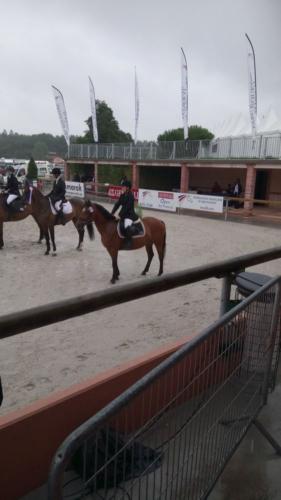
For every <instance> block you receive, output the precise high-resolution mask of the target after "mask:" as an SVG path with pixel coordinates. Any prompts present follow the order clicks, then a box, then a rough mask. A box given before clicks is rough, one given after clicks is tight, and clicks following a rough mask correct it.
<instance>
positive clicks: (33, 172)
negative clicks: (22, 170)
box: [26, 157, 38, 179]
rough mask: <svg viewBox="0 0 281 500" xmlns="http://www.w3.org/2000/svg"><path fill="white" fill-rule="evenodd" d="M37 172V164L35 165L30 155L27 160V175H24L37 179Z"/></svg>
mask: <svg viewBox="0 0 281 500" xmlns="http://www.w3.org/2000/svg"><path fill="white" fill-rule="evenodd" d="M37 174H38V170H37V165H36V163H35V161H34V159H33V158H32V157H31V158H30V160H29V162H28V166H27V176H26V177H27V178H28V179H37Z"/></svg>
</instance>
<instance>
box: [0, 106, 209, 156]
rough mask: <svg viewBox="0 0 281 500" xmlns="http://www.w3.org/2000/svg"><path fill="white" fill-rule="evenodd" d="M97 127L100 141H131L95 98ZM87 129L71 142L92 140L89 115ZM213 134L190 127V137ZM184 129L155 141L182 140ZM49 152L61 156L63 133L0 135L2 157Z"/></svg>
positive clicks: (63, 147) (207, 137) (3, 133)
mask: <svg viewBox="0 0 281 500" xmlns="http://www.w3.org/2000/svg"><path fill="white" fill-rule="evenodd" d="M96 112H97V127H98V132H99V142H100V143H110V142H133V138H132V136H131V134H129V133H127V132H123V130H121V129H120V128H119V124H118V121H117V120H116V119H115V118H114V114H113V111H112V109H111V108H110V107H109V106H108V105H107V104H106V102H105V101H98V100H97V101H96ZM85 123H86V124H87V130H86V131H85V132H84V135H82V136H72V137H71V142H74V143H77V144H81V143H91V142H93V126H92V118H91V117H90V118H88V119H87V120H86V122H85ZM212 137H213V134H212V133H211V132H210V131H209V130H208V129H206V128H203V127H200V126H197V125H194V126H191V127H190V128H189V138H190V139H212ZM183 138H184V136H183V129H182V128H177V129H172V130H166V131H165V132H163V133H162V134H160V135H158V137H157V141H181V140H183ZM50 152H53V153H55V154H56V155H58V156H62V157H64V156H65V154H66V152H67V146H66V143H65V140H64V137H63V136H53V135H52V134H34V135H23V134H17V133H15V132H13V131H12V130H11V131H10V132H9V133H7V131H6V130H4V131H3V132H2V134H0V157H1V156H2V157H5V158H15V157H16V158H30V157H31V156H32V157H33V158H34V159H35V160H45V159H47V156H48V154H49V153H50Z"/></svg>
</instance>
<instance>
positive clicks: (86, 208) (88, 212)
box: [79, 200, 95, 224]
mask: <svg viewBox="0 0 281 500" xmlns="http://www.w3.org/2000/svg"><path fill="white" fill-rule="evenodd" d="M94 212H95V209H94V206H93V204H92V203H91V202H90V200H86V201H85V203H84V205H83V208H82V210H81V212H80V214H79V222H81V223H83V224H87V223H88V222H92V221H93V220H94Z"/></svg>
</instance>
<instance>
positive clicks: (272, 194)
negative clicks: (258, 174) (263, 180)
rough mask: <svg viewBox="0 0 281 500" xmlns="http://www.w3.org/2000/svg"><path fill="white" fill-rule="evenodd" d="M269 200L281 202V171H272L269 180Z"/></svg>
mask: <svg viewBox="0 0 281 500" xmlns="http://www.w3.org/2000/svg"><path fill="white" fill-rule="evenodd" d="M268 198H269V200H281V170H277V169H276V170H275V169H273V170H271V171H270V175H269V180H268Z"/></svg>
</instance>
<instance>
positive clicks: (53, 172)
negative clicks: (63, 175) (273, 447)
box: [52, 167, 60, 175]
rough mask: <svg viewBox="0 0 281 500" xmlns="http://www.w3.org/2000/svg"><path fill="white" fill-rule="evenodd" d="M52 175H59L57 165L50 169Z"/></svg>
mask: <svg viewBox="0 0 281 500" xmlns="http://www.w3.org/2000/svg"><path fill="white" fill-rule="evenodd" d="M52 174H53V175H60V169H59V168H58V167H54V168H53V170H52Z"/></svg>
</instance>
